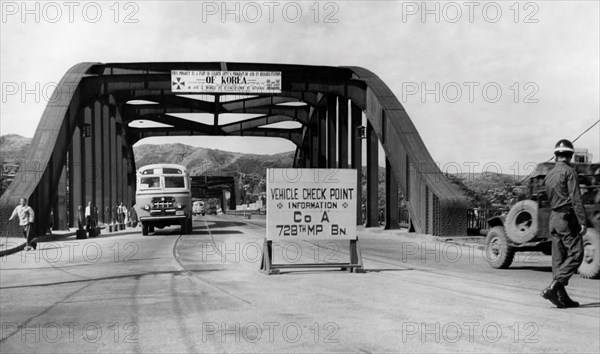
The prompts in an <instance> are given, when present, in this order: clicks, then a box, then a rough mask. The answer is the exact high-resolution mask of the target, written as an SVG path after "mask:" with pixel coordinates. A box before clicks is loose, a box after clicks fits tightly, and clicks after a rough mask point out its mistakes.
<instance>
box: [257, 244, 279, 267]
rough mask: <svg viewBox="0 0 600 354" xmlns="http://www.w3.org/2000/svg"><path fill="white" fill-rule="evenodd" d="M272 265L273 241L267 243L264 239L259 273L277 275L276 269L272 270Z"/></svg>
mask: <svg viewBox="0 0 600 354" xmlns="http://www.w3.org/2000/svg"><path fill="white" fill-rule="evenodd" d="M272 265H273V241H268V240H267V239H266V238H265V242H264V243H263V255H262V261H261V265H260V271H261V272H263V273H265V274H267V275H271V274H277V273H279V270H278V269H272V268H271V266H272Z"/></svg>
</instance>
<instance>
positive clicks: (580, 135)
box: [517, 119, 600, 185]
mask: <svg viewBox="0 0 600 354" xmlns="http://www.w3.org/2000/svg"><path fill="white" fill-rule="evenodd" d="M598 123H600V119H598V120H597V121H595V122H594V124H592V125H590V127H589V128H587V129H586V130H584V131H583V133H581V134H579V135H578V136H577V137H576V138H575V139H573V140H572V141H571V142H573V143H574V142H576V141H577V140H578V139H579V138H581V137H582V136H583V134H585V133H587V132H588V131H590V129H592V128H593V127H594V126H595V125H596V124H598ZM553 158H554V155H553V156H552V157H550V158H549V159H548V161H546V162H549V161H551V160H552V159H553ZM534 172H535V170H534V171H532V172H531V173H530V174H528V175H527V176H526V177H525V178H523V179H522V180H520V181H519V182H518V183H517V185H520V184H521V183H523V181H525V180H526V179H527V178H529V177H530V176H531V175H532V174H533V173H534Z"/></svg>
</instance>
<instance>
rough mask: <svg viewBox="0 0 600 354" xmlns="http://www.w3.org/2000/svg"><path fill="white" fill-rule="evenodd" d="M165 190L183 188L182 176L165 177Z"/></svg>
mask: <svg viewBox="0 0 600 354" xmlns="http://www.w3.org/2000/svg"><path fill="white" fill-rule="evenodd" d="M165 188H185V180H184V179H183V176H165Z"/></svg>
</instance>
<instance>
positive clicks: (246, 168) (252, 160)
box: [0, 134, 523, 206]
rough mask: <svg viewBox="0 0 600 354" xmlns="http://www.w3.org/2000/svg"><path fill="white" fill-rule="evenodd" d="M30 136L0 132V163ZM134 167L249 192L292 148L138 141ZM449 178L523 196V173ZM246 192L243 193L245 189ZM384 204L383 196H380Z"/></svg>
mask: <svg viewBox="0 0 600 354" xmlns="http://www.w3.org/2000/svg"><path fill="white" fill-rule="evenodd" d="M30 146H31V138H26V137H22V136H19V135H14V134H12V135H4V136H0V162H1V163H2V164H20V163H22V162H23V161H24V160H25V155H26V153H27V150H28V149H29V147H30ZM133 151H134V156H135V165H136V168H140V167H142V166H145V165H149V164H154V163H165V162H168V163H175V164H180V165H184V166H186V167H187V168H188V170H189V171H190V175H192V176H198V175H214V176H225V175H235V176H240V177H241V178H242V179H241V184H242V186H243V187H244V190H245V191H247V194H248V195H255V194H257V193H260V192H263V191H265V187H266V186H265V173H266V169H267V168H291V167H292V166H293V161H294V154H295V152H294V151H290V152H285V153H279V154H274V155H256V154H243V153H235V152H229V151H222V150H217V149H206V148H200V147H193V146H189V145H184V144H162V145H150V144H143V145H137V146H134V148H133ZM362 174H363V189H364V188H366V185H365V182H366V178H365V175H366V168H365V167H363V169H362ZM447 177H448V178H449V179H450V181H451V182H452V183H454V184H456V185H458V186H459V187H460V188H461V189H462V190H463V191H464V192H465V193H466V195H467V196H468V197H469V199H470V201H471V203H472V204H473V205H479V206H489V205H491V204H507V203H508V204H510V203H511V202H512V201H514V200H515V199H517V198H519V197H522V194H523V187H522V186H521V187H517V188H516V186H517V185H518V183H517V181H520V180H521V179H522V177H523V176H512V175H506V174H498V173H485V174H481V173H476V174H470V175H468V176H465V175H464V174H459V175H454V174H449V175H447ZM1 182H2V185H1V186H0V192H4V190H5V188H6V187H7V186H8V183H7V181H6V176H4V175H3V176H2V181H1ZM379 191H380V195H382V196H383V195H385V169H384V168H383V167H380V168H379ZM244 194H246V193H244ZM380 204H382V205H384V204H385V198H382V200H380Z"/></svg>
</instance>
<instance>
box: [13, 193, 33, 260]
mask: <svg viewBox="0 0 600 354" xmlns="http://www.w3.org/2000/svg"><path fill="white" fill-rule="evenodd" d="M15 217H18V218H19V228H20V229H21V233H23V237H25V239H27V244H26V246H25V251H28V250H30V249H31V248H32V246H33V249H35V246H36V244H35V242H31V238H32V237H31V224H32V223H33V220H34V218H35V213H34V212H33V209H32V208H31V207H30V206H29V205H27V199H26V198H21V199H19V205H17V206H16V207H15V210H13V212H12V215H11V216H10V218H9V219H8V221H11V220H12V219H14V218H15Z"/></svg>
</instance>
